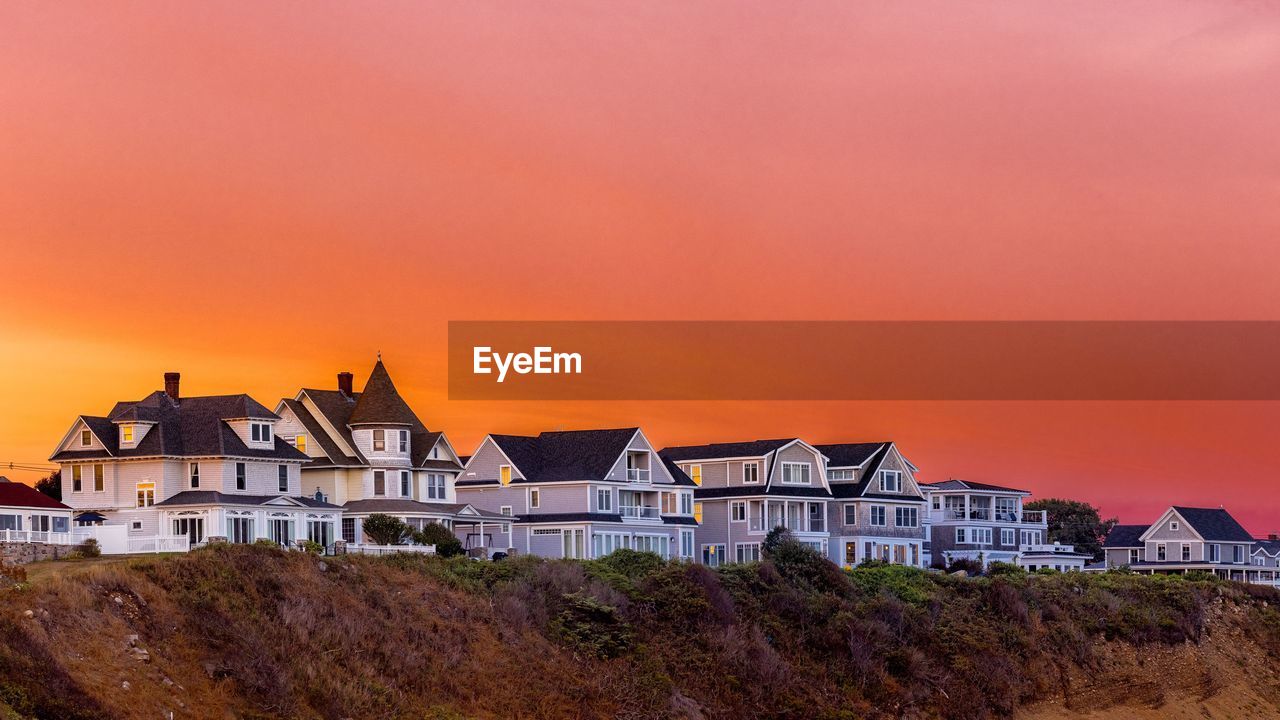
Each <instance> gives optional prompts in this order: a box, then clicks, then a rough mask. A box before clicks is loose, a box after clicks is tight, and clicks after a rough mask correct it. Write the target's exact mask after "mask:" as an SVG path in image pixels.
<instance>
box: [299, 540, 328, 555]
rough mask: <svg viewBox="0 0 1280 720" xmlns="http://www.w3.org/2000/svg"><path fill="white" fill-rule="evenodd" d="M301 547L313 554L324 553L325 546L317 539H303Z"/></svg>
mask: <svg viewBox="0 0 1280 720" xmlns="http://www.w3.org/2000/svg"><path fill="white" fill-rule="evenodd" d="M301 547H302V549H303V550H304V551H305V552H309V553H311V554H312V555H323V554H324V546H323V545H321V544H320V543H318V542H316V541H315V540H303V541H302V545H301Z"/></svg>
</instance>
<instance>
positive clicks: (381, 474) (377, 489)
mask: <svg viewBox="0 0 1280 720" xmlns="http://www.w3.org/2000/svg"><path fill="white" fill-rule="evenodd" d="M373 494H374V495H386V494H387V473H386V471H384V470H374V471H373Z"/></svg>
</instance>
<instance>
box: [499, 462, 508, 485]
mask: <svg viewBox="0 0 1280 720" xmlns="http://www.w3.org/2000/svg"><path fill="white" fill-rule="evenodd" d="M498 482H500V483H502V484H503V485H510V484H511V466H510V465H503V466H502V467H500V468H498Z"/></svg>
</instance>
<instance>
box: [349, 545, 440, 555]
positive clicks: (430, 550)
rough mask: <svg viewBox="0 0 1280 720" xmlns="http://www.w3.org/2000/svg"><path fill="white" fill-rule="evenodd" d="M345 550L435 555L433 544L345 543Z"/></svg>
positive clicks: (370, 552) (360, 552) (368, 553)
mask: <svg viewBox="0 0 1280 720" xmlns="http://www.w3.org/2000/svg"><path fill="white" fill-rule="evenodd" d="M347 552H348V553H349V554H352V555H397V554H399V553H418V554H420V555H435V554H436V546H435V545H355V544H350V545H347Z"/></svg>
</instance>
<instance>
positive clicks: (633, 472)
mask: <svg viewBox="0 0 1280 720" xmlns="http://www.w3.org/2000/svg"><path fill="white" fill-rule="evenodd" d="M627 482H634V483H647V482H649V471H648V470H641V469H640V468H627Z"/></svg>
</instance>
